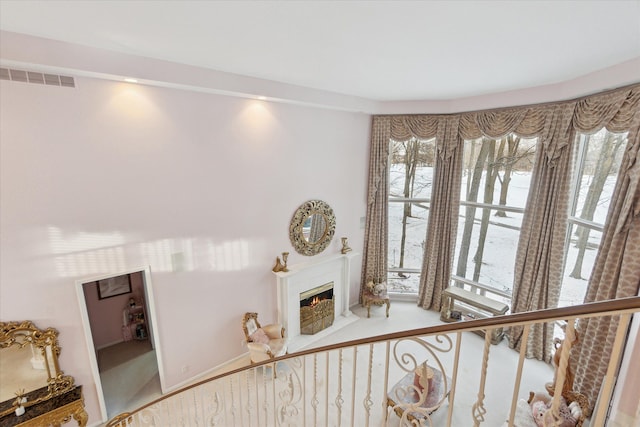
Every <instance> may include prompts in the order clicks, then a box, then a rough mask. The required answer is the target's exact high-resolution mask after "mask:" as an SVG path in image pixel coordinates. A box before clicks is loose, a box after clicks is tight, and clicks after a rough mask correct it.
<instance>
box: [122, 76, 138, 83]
mask: <svg viewBox="0 0 640 427" xmlns="http://www.w3.org/2000/svg"><path fill="white" fill-rule="evenodd" d="M124 81H125V82H127V83H138V80H136V79H132V78H129V77H127V78H126V79H124Z"/></svg>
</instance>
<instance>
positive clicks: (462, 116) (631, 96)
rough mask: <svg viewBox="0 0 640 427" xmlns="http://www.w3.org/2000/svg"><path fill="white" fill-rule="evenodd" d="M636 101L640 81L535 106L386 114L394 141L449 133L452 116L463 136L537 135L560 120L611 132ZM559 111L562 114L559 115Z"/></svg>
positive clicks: (624, 123)
mask: <svg viewBox="0 0 640 427" xmlns="http://www.w3.org/2000/svg"><path fill="white" fill-rule="evenodd" d="M639 104H640V84H636V85H633V86H629V87H626V88H622V89H616V90H614V91H611V92H607V93H603V94H597V95H591V96H588V97H584V98H580V99H575V100H570V101H560V102H555V103H549V104H541V105H534V106H524V107H508V108H501V109H495V110H489V111H476V112H469V113H458V114H440V115H438V114H435V115H434V114H424V115H399V116H389V117H390V119H391V120H390V126H391V129H390V136H391V138H392V139H394V140H396V141H406V140H408V139H410V138H413V137H415V138H419V139H430V138H433V137H435V136H436V135H437V134H438V132H439V130H438V129H442V126H444V127H445V128H448V133H450V132H451V128H450V126H451V124H452V122H451V120H454V121H455V122H457V123H458V129H457V132H458V135H459V136H460V137H461V138H462V139H476V138H480V137H482V136H488V137H491V138H499V137H502V136H504V135H507V134H509V133H516V134H518V135H520V136H523V137H533V136H536V135H538V136H540V135H541V134H542V133H543V132H544V131H545V127H548V126H550V124H551V123H558V122H559V121H561V122H564V123H569V124H570V125H571V127H572V129H573V130H575V131H577V132H582V133H593V132H595V131H597V130H598V129H600V128H602V127H604V126H606V127H607V129H609V130H610V131H612V132H622V131H624V130H626V129H629V127H631V124H632V122H633V120H634V117H635V116H637V111H638V109H639V108H638V106H639ZM559 111H561V112H562V116H561V117H558V113H559ZM443 122H447V124H443Z"/></svg>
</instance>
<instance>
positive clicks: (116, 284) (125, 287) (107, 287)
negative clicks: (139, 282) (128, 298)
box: [98, 274, 131, 299]
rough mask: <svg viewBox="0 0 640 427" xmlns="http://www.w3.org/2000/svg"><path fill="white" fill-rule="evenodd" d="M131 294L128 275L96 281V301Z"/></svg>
mask: <svg viewBox="0 0 640 427" xmlns="http://www.w3.org/2000/svg"><path fill="white" fill-rule="evenodd" d="M129 293H131V279H130V278H129V275H128V274H125V275H124V276H117V277H110V278H108V279H103V280H98V299H105V298H111V297H115V296H118V295H122V294H129Z"/></svg>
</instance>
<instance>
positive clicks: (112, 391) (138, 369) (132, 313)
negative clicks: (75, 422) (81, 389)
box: [76, 268, 164, 422]
mask: <svg viewBox="0 0 640 427" xmlns="http://www.w3.org/2000/svg"><path fill="white" fill-rule="evenodd" d="M76 291H77V294H78V300H79V303H80V311H81V315H82V321H83V326H84V330H85V337H86V342H87V349H88V353H89V359H90V363H91V368H92V371H93V376H94V379H95V384H96V389H97V393H98V400H99V403H100V411H101V414H102V421H103V422H105V421H107V420H109V419H112V418H113V417H114V416H116V415H118V414H121V413H123V412H127V411H131V410H132V409H135V408H137V407H139V406H142V405H143V404H145V403H148V402H149V401H151V400H154V399H156V398H158V397H160V396H161V395H162V393H163V390H164V386H163V384H164V376H163V374H162V372H163V370H162V363H161V357H160V354H158V353H157V352H156V348H157V345H158V335H157V331H156V328H155V325H156V324H157V322H156V321H155V320H156V316H155V306H154V304H153V301H154V299H153V293H152V286H151V274H150V271H149V268H143V269H137V270H133V271H126V272H121V273H118V274H115V275H109V276H101V277H92V278H90V279H83V280H79V281H77V282H76Z"/></svg>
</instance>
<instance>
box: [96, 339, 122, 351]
mask: <svg viewBox="0 0 640 427" xmlns="http://www.w3.org/2000/svg"><path fill="white" fill-rule="evenodd" d="M121 342H124V340H122V339H120V340H118V341H113V342H110V343H107V344H102V345H101V346H100V347H96V351H97V350H102V349H103V348H107V347H111V346H112V345H116V344H120V343H121Z"/></svg>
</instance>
